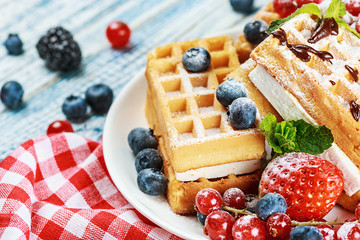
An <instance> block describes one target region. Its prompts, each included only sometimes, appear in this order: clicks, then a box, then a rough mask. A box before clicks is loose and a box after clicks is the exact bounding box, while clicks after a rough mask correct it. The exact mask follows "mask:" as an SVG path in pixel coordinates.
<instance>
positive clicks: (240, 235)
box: [232, 215, 266, 240]
mask: <svg viewBox="0 0 360 240" xmlns="http://www.w3.org/2000/svg"><path fill="white" fill-rule="evenodd" d="M232 236H233V238H234V240H245V239H256V240H265V238H266V227H265V223H264V222H263V221H261V220H260V219H259V218H257V217H254V216H250V215H247V216H242V217H240V218H239V219H237V220H236V221H235V223H234V226H233V228H232Z"/></svg>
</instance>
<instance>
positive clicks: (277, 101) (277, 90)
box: [249, 60, 360, 196]
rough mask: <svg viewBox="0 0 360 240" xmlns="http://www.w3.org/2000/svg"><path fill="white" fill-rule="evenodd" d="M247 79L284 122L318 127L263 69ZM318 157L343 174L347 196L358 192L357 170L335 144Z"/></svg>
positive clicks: (257, 69)
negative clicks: (301, 122) (331, 164)
mask: <svg viewBox="0 0 360 240" xmlns="http://www.w3.org/2000/svg"><path fill="white" fill-rule="evenodd" d="M249 61H253V60H249ZM249 77H250V80H251V81H252V82H253V83H254V85H255V86H256V87H257V88H258V89H259V90H260V92H262V94H263V95H264V96H265V97H266V98H267V99H268V101H269V102H270V103H271V104H272V105H273V107H274V108H275V109H276V110H277V111H278V112H279V114H280V115H281V116H282V117H283V118H284V119H285V120H287V121H288V120H299V119H303V120H304V121H306V122H308V123H311V124H316V125H318V124H317V122H316V121H315V119H313V118H312V117H311V116H310V115H309V114H308V113H307V112H306V111H305V109H304V108H303V107H302V106H301V104H300V102H299V101H298V100H297V99H296V98H295V97H294V96H293V95H292V94H291V93H289V92H288V91H287V90H285V89H284V88H283V87H282V86H281V85H280V84H279V83H278V81H276V79H275V78H273V77H272V76H271V75H270V74H269V73H268V72H267V71H266V69H265V68H264V67H262V66H260V65H258V66H257V67H256V68H255V69H254V70H253V71H252V72H251V73H250V74H249ZM319 157H321V158H323V159H326V160H328V161H330V162H332V163H333V164H334V165H335V166H337V167H338V168H339V169H340V170H341V171H342V172H343V174H344V191H345V192H346V194H347V195H349V196H352V195H353V194H354V193H356V192H357V191H358V190H360V175H359V170H358V168H357V167H356V165H355V164H354V163H353V162H352V161H351V160H350V158H349V157H348V156H347V155H346V154H345V153H344V152H343V151H342V150H341V149H340V148H339V147H338V146H337V145H336V144H335V143H333V145H332V146H331V147H330V148H329V149H328V150H326V151H325V152H324V153H322V154H320V155H319Z"/></svg>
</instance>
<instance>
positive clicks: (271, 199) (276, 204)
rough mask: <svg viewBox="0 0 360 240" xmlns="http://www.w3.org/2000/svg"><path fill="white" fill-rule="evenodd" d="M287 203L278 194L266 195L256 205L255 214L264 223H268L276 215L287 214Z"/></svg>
mask: <svg viewBox="0 0 360 240" xmlns="http://www.w3.org/2000/svg"><path fill="white" fill-rule="evenodd" d="M286 207H287V206H286V201H285V198H284V197H283V196H281V195H280V194H278V193H271V192H270V193H266V194H264V195H263V196H262V197H261V198H260V199H259V201H258V202H257V204H256V207H255V213H256V215H257V216H258V217H259V218H260V219H261V220H263V221H266V219H268V217H270V216H271V215H272V214H274V213H285V212H286Z"/></svg>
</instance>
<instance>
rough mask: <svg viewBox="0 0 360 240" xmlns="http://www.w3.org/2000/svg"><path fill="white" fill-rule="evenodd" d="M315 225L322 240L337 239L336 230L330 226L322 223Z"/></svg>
mask: <svg viewBox="0 0 360 240" xmlns="http://www.w3.org/2000/svg"><path fill="white" fill-rule="evenodd" d="M316 227H317V228H318V229H319V230H320V233H321V235H322V237H323V240H337V236H336V232H335V230H334V228H333V227H332V226H330V225H325V224H322V225H317V226H316Z"/></svg>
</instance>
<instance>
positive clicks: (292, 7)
mask: <svg viewBox="0 0 360 240" xmlns="http://www.w3.org/2000/svg"><path fill="white" fill-rule="evenodd" d="M273 7H274V10H275V12H276V13H278V14H279V15H280V17H281V18H284V17H287V16H289V15H290V14H292V13H293V12H295V11H296V9H297V8H298V6H297V4H296V1H295V0H274V1H273Z"/></svg>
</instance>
